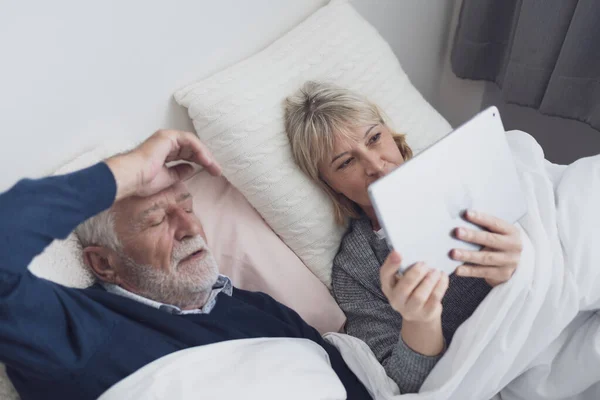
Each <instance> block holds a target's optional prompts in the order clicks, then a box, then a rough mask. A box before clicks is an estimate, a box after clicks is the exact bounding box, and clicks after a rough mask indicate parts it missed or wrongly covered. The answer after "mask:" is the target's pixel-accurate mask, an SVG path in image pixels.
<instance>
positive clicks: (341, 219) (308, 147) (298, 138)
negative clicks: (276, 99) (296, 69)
mask: <svg viewBox="0 0 600 400" xmlns="http://www.w3.org/2000/svg"><path fill="white" fill-rule="evenodd" d="M284 121H285V131H286V133H287V135H288V138H289V140H290V144H291V147H292V154H293V156H294V160H295V161H296V164H297V165H298V166H299V167H300V169H301V170H302V171H303V172H304V173H305V174H306V175H308V176H309V177H310V178H311V179H312V180H313V181H315V182H316V183H317V184H318V185H319V186H320V187H321V188H322V189H323V190H324V191H325V193H327V194H328V195H329V197H330V198H331V201H332V202H333V207H334V213H335V220H336V222H337V223H339V224H343V223H345V221H346V218H348V217H350V218H358V216H359V214H358V209H357V207H358V206H357V205H356V204H355V203H354V202H353V201H351V200H350V199H348V198H347V197H346V196H344V195H342V194H339V193H337V192H335V191H334V190H333V189H332V188H331V187H330V186H329V185H328V184H327V183H326V182H325V181H324V180H323V178H322V177H321V175H320V174H319V164H320V163H321V162H323V161H324V160H327V159H329V158H330V157H331V154H332V152H333V145H334V142H335V138H336V136H340V135H341V136H342V137H344V136H345V137H348V135H349V134H350V129H352V128H356V127H359V126H365V125H369V124H374V123H377V124H386V122H385V118H384V114H383V112H382V111H381V110H380V109H379V108H378V107H377V106H376V105H375V104H373V103H371V102H370V101H369V100H367V99H366V98H365V97H363V96H361V95H360V94H358V93H356V92H353V91H351V90H348V89H344V88H341V87H338V86H335V85H333V84H329V83H323V82H313V81H308V82H306V83H305V84H304V85H303V86H302V87H301V88H300V90H299V91H298V92H296V93H295V94H294V95H292V96H290V97H288V98H287V99H286V100H285V117H284ZM392 136H393V138H394V141H395V142H396V145H397V146H398V149H399V150H400V153H401V154H402V156H403V157H404V159H405V160H408V159H410V158H411V157H412V150H411V148H410V147H409V146H408V144H407V143H406V138H405V135H403V134H398V133H393V134H392Z"/></svg>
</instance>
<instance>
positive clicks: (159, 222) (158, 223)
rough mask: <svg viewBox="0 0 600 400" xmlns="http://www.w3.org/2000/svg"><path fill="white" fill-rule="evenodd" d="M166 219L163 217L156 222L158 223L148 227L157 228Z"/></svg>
mask: <svg viewBox="0 0 600 400" xmlns="http://www.w3.org/2000/svg"><path fill="white" fill-rule="evenodd" d="M166 218H167V217H166V216H164V217H163V218H162V219H161V220H160V221H158V222H156V223H153V224H152V225H150V226H152V227H155V226H159V225H160V224H162V223H163V222H164V221H165V219H166Z"/></svg>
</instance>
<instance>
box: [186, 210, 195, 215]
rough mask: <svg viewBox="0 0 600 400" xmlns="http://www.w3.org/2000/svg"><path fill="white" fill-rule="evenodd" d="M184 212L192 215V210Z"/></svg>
mask: <svg viewBox="0 0 600 400" xmlns="http://www.w3.org/2000/svg"><path fill="white" fill-rule="evenodd" d="M185 212H186V213H188V214H191V213H193V212H194V210H192V209H189V210H185Z"/></svg>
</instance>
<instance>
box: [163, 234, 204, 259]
mask: <svg viewBox="0 0 600 400" xmlns="http://www.w3.org/2000/svg"><path fill="white" fill-rule="evenodd" d="M199 250H207V246H206V242H205V241H204V239H203V238H202V236H200V235H196V236H194V237H192V238H189V239H186V240H185V241H182V242H178V243H175V245H174V246H173V250H172V251H171V262H172V264H173V265H177V264H179V262H180V261H181V260H183V259H184V258H186V257H187V256H189V255H190V254H192V253H195V252H197V251H199Z"/></svg>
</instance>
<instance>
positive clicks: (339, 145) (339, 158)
mask: <svg viewBox="0 0 600 400" xmlns="http://www.w3.org/2000/svg"><path fill="white" fill-rule="evenodd" d="M403 162H404V158H403V157H402V153H400V150H399V149H398V146H397V145H396V143H395V142H394V138H393V137H392V133H391V132H390V130H389V128H388V127H387V126H386V125H384V124H375V125H367V126H362V127H359V128H357V129H352V130H351V133H350V135H349V136H348V137H346V136H343V135H337V137H336V139H335V142H334V146H333V153H332V156H331V158H330V159H328V160H324V161H323V162H322V163H321V164H319V172H320V173H321V177H322V178H323V179H324V180H325V182H327V184H328V185H329V186H331V187H332V188H333V190H335V191H336V192H338V193H341V194H343V195H344V196H346V197H347V198H349V199H350V200H352V201H353V202H355V203H356V204H358V205H359V206H361V208H364V207H371V201H370V199H369V196H368V194H367V188H368V186H369V185H370V184H371V183H373V182H374V181H376V180H377V179H379V178H381V177H382V176H385V175H387V174H388V173H390V172H391V171H392V170H394V169H395V168H396V167H398V166H399V165H401V164H402V163H403Z"/></svg>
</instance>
